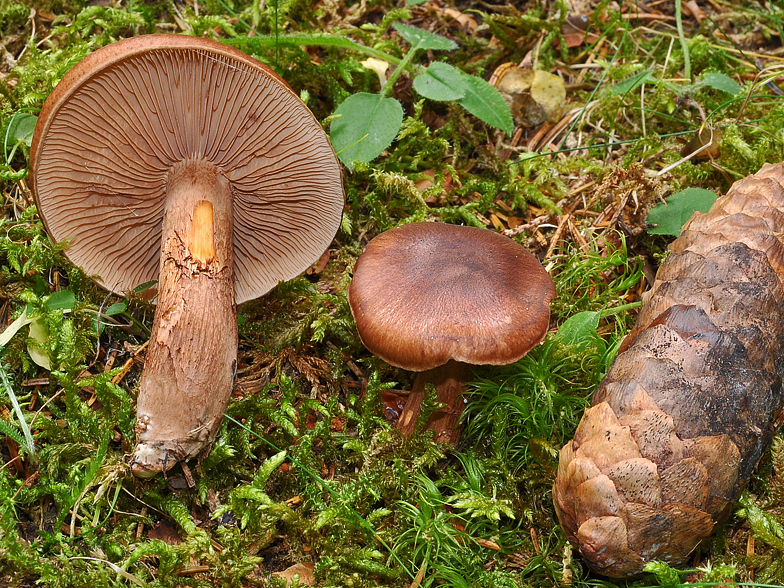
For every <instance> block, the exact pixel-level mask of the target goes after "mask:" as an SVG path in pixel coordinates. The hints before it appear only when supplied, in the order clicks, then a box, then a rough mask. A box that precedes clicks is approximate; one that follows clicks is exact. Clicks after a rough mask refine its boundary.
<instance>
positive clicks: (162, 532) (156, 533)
mask: <svg viewBox="0 0 784 588" xmlns="http://www.w3.org/2000/svg"><path fill="white" fill-rule="evenodd" d="M147 537H149V538H150V539H160V540H161V541H163V542H164V543H166V544H167V545H179V544H180V543H182V540H181V539H180V536H179V535H178V534H177V529H175V528H174V525H172V524H171V523H170V522H169V520H168V519H161V520H160V521H158V523H157V524H156V525H155V526H154V527H153V528H152V529H150V531H149V532H148V533H147Z"/></svg>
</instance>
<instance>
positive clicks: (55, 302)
mask: <svg viewBox="0 0 784 588" xmlns="http://www.w3.org/2000/svg"><path fill="white" fill-rule="evenodd" d="M44 304H45V305H46V307H47V308H48V309H49V310H70V309H72V308H73V307H74V305H75V304H76V296H75V295H74V293H73V292H71V291H70V290H60V291H58V292H53V293H52V295H51V296H49V298H47V299H46V302H44Z"/></svg>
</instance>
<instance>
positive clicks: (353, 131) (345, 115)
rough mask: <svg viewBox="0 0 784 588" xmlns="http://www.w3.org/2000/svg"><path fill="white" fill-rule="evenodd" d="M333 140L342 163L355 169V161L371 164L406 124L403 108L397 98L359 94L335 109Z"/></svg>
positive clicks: (332, 127)
mask: <svg viewBox="0 0 784 588" xmlns="http://www.w3.org/2000/svg"><path fill="white" fill-rule="evenodd" d="M335 114H337V115H340V117H339V118H337V119H335V120H334V121H332V124H331V125H330V134H329V138H330V140H331V141H332V147H333V148H334V149H335V151H336V152H337V154H338V157H339V158H340V161H342V162H343V163H344V164H345V165H346V167H348V168H349V169H353V167H352V164H353V162H354V161H361V162H364V163H366V162H368V161H372V160H373V159H375V158H376V157H378V156H379V155H380V154H381V152H382V151H383V150H384V149H386V148H387V147H389V146H390V145H391V144H392V141H394V139H395V137H396V136H397V132H398V131H399V130H400V125H401V124H403V107H402V106H400V103H399V102H398V101H397V100H395V99H394V98H385V97H384V96H381V95H380V94H368V93H367V92H359V93H358V94H354V95H353V96H349V97H348V98H346V99H345V100H344V101H343V103H342V104H341V105H340V106H338V108H337V110H335Z"/></svg>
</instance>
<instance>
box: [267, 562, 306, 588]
mask: <svg viewBox="0 0 784 588" xmlns="http://www.w3.org/2000/svg"><path fill="white" fill-rule="evenodd" d="M314 567H315V566H314V565H313V564H312V563H310V562H300V563H296V564H294V565H293V566H289V567H288V568H286V569H285V570H283V571H282V572H274V573H273V574H272V575H273V576H275V577H276V578H281V579H283V580H286V584H287V585H289V586H290V585H291V584H293V583H294V576H299V584H300V586H315V585H316V579H315V578H314V577H313V568H314Z"/></svg>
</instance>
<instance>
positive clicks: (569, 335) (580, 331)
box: [555, 311, 602, 351]
mask: <svg viewBox="0 0 784 588" xmlns="http://www.w3.org/2000/svg"><path fill="white" fill-rule="evenodd" d="M601 316H602V313H601V312H600V311H585V312H578V313H577V314H575V315H574V316H571V317H569V318H568V319H567V320H566V322H565V323H564V324H562V325H561V327H560V328H559V329H558V332H557V333H556V334H555V339H556V340H557V341H558V342H559V343H561V344H562V345H566V346H569V347H572V346H574V347H577V348H578V349H579V350H580V351H582V350H583V349H585V348H586V347H587V346H588V345H590V344H591V343H592V342H593V341H594V337H595V335H596V329H597V328H598V327H599V319H600V318H601Z"/></svg>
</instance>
